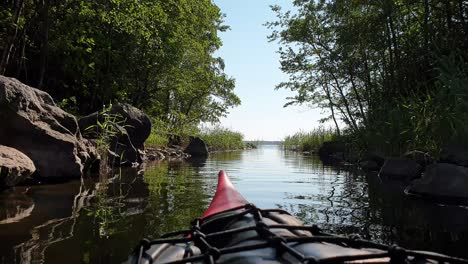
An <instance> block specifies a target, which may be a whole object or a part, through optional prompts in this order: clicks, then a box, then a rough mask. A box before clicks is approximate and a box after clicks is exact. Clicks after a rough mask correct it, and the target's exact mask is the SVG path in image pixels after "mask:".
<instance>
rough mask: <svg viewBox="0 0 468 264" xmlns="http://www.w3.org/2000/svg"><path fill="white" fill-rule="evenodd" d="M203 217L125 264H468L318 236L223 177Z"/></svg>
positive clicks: (140, 249)
mask: <svg viewBox="0 0 468 264" xmlns="http://www.w3.org/2000/svg"><path fill="white" fill-rule="evenodd" d="M218 177H219V181H218V186H217V192H216V194H215V196H214V198H213V200H212V202H211V204H210V206H209V208H208V209H207V210H206V212H205V213H204V214H203V215H202V217H201V218H200V219H196V220H195V221H194V222H193V223H192V227H191V228H190V229H188V230H183V231H180V232H176V233H172V234H169V238H164V237H163V238H162V239H160V240H156V241H152V242H150V241H143V242H142V243H141V245H140V246H139V247H137V249H136V250H135V252H134V254H133V255H132V256H131V257H130V258H129V263H138V264H141V263H145V264H146V263H148V264H149V263H174V264H175V263H220V264H223V263H229V264H241V263H243V264H250V263H268V264H276V263H318V262H321V263H438V261H441V262H442V261H443V262H447V263H452V262H453V263H468V261H466V260H462V259H456V258H452V257H448V256H445V255H440V254H436V253H427V252H422V251H409V250H404V249H402V248H399V247H388V246H386V245H381V244H377V243H373V242H370V241H365V240H361V239H360V238H358V237H354V238H346V237H341V236H336V235H330V234H326V233H323V232H321V231H320V230H319V229H318V228H317V227H316V226H304V225H303V223H302V222H301V221H300V220H298V219H297V218H295V217H294V216H292V215H290V214H289V213H288V212H286V211H283V210H279V209H268V210H261V209H259V208H256V207H255V206H254V205H252V204H249V203H248V201H247V200H246V199H245V198H244V197H242V195H241V194H240V193H239V192H238V191H237V190H236V189H235V187H234V185H233V184H232V183H231V182H230V180H229V178H228V177H227V175H226V173H225V172H223V171H221V172H220V173H219V175H218Z"/></svg>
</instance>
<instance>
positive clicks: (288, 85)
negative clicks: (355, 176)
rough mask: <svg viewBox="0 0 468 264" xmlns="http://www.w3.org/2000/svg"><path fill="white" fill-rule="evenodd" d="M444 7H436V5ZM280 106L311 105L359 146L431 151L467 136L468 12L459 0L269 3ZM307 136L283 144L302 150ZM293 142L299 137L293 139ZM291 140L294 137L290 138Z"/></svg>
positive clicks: (466, 139)
mask: <svg viewBox="0 0 468 264" xmlns="http://www.w3.org/2000/svg"><path fill="white" fill-rule="evenodd" d="M442 6H443V7H442ZM272 11H273V12H275V13H276V16H277V17H276V19H275V20H274V21H271V22H269V23H267V27H268V28H270V29H271V35H270V36H269V39H270V41H274V42H277V43H278V44H279V46H280V47H279V49H278V53H279V54H280V63H281V70H282V71H283V72H284V73H285V74H287V75H288V76H289V77H290V78H289V79H288V80H287V81H285V82H282V83H280V84H278V85H277V87H276V88H277V89H286V90H290V91H292V92H293V93H294V95H293V96H291V97H290V98H288V99H289V102H288V103H287V104H286V105H285V106H288V105H308V106H312V107H319V108H321V109H322V110H323V111H325V112H326V113H327V114H328V116H327V117H326V118H324V119H323V120H322V121H328V122H329V123H331V124H333V125H334V130H335V133H336V134H337V135H341V136H343V137H344V138H345V140H346V142H347V143H348V144H349V145H351V146H352V148H355V149H356V150H357V151H359V152H365V151H377V152H381V153H382V154H384V155H390V156H400V155H403V154H404V153H406V152H408V151H413V150H418V151H422V152H425V153H429V154H431V155H434V156H439V155H440V154H441V153H442V151H443V149H444V148H445V147H446V145H448V144H452V145H457V144H465V145H466V142H468V115H467V114H466V113H467V112H468V42H467V41H466V40H467V39H468V31H467V30H466V28H467V27H468V19H466V18H467V15H468V9H467V8H466V7H462V5H461V1H454V0H447V1H440V0H427V1H420V2H411V3H405V4H401V3H400V2H399V1H385V2H379V3H372V4H370V3H367V2H362V1H357V2H356V1H339V2H336V1H297V2H295V3H294V10H286V9H284V8H282V7H281V6H278V5H275V6H272ZM306 134H307V133H306V132H304V133H299V134H298V135H291V136H290V138H288V141H289V142H291V143H293V144H299V146H302V147H304V148H309V147H310V146H308V144H312V146H313V145H316V144H317V139H314V135H313V134H314V132H312V135H306ZM301 140H302V141H301ZM296 141H298V142H296Z"/></svg>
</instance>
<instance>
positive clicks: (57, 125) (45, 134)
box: [0, 76, 97, 179]
mask: <svg viewBox="0 0 468 264" xmlns="http://www.w3.org/2000/svg"><path fill="white" fill-rule="evenodd" d="M0 123H1V124H2V125H1V126H0V144H2V145H5V146H9V147H12V148H15V149H17V150H19V151H21V152H23V153H24V154H26V155H27V156H28V157H29V158H30V159H31V160H32V161H33V162H34V165H35V166H36V169H37V174H38V175H39V176H40V177H41V178H47V179H57V178H77V177H80V176H81V175H82V173H83V171H84V170H85V169H87V167H88V166H90V165H91V163H92V162H93V161H94V160H95V158H96V156H97V154H96V151H95V149H94V148H93V147H92V146H91V145H90V144H89V142H87V141H86V140H84V139H83V138H82V137H81V133H80V130H79V128H78V122H77V121H76V118H75V117H74V116H73V115H71V114H69V113H67V112H65V111H63V110H62V109H60V108H59V107H57V106H56V105H55V103H54V101H53V100H52V98H51V97H50V95H49V94H47V93H46V92H43V91H41V90H38V89H35V88H32V87H29V86H27V85H25V84H23V83H21V82H20V81H18V80H16V79H14V78H8V77H4V76H0Z"/></svg>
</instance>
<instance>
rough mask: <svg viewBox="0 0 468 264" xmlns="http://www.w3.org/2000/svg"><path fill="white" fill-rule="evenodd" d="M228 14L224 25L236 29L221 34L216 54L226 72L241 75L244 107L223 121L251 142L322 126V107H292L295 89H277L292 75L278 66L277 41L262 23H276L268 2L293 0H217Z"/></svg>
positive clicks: (285, 4)
mask: <svg viewBox="0 0 468 264" xmlns="http://www.w3.org/2000/svg"><path fill="white" fill-rule="evenodd" d="M214 2H215V4H216V5H218V6H219V7H220V8H221V11H222V12H223V13H224V14H226V18H225V24H226V25H229V26H230V27H231V29H230V30H229V31H227V32H223V33H220V37H221V39H222V41H223V46H222V47H221V49H220V50H219V52H217V55H218V56H220V57H222V58H223V59H224V60H225V63H226V69H225V71H226V73H227V74H229V75H230V76H232V77H234V78H235V79H236V90H235V92H236V94H237V95H238V96H239V97H240V98H241V100H242V105H241V106H239V107H237V108H234V109H231V110H230V113H229V114H228V116H227V117H226V118H223V119H222V120H221V124H222V126H224V127H227V128H231V129H234V130H237V131H240V132H242V133H243V134H244V135H245V138H246V139H247V140H256V139H262V140H281V139H283V138H284V137H285V136H286V135H289V134H293V133H295V132H297V131H299V130H306V131H309V130H311V129H313V128H314V127H317V126H319V124H318V122H317V121H318V120H319V119H320V118H322V115H321V110H320V109H310V108H309V107H306V106H303V107H299V106H298V107H296V106H295V107H287V108H283V105H284V104H285V103H286V102H287V100H286V97H288V96H291V95H292V93H291V92H290V91H286V90H279V91H276V90H274V88H275V86H276V85H277V84H278V83H280V82H281V81H284V80H287V76H286V75H285V74H284V73H282V72H281V70H280V69H279V67H280V64H279V55H278V54H277V53H276V51H277V50H278V45H277V43H270V42H268V40H267V36H268V35H269V34H270V30H269V29H268V28H266V27H265V26H264V25H263V24H264V23H265V22H266V21H273V20H274V19H275V14H274V13H273V12H272V11H271V9H270V7H269V5H272V4H279V5H280V6H282V7H284V8H291V6H292V3H291V2H292V1H287V0H283V1H278V0H276V1H275V0H214Z"/></svg>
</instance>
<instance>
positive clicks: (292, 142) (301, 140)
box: [283, 127, 337, 151]
mask: <svg viewBox="0 0 468 264" xmlns="http://www.w3.org/2000/svg"><path fill="white" fill-rule="evenodd" d="M336 137H337V135H336V133H335V131H333V129H325V128H323V127H319V128H316V129H314V130H312V131H310V132H304V131H299V132H297V133H295V134H294V135H290V136H287V137H286V138H284V141H283V148H284V149H287V150H298V151H317V150H318V149H319V148H320V146H321V145H322V144H323V142H325V141H331V140H334V139H336Z"/></svg>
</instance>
